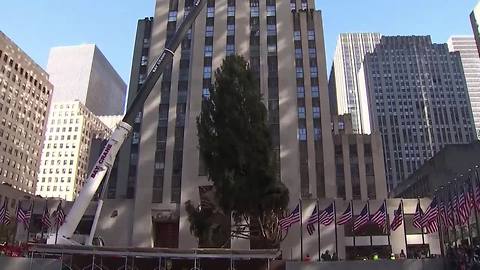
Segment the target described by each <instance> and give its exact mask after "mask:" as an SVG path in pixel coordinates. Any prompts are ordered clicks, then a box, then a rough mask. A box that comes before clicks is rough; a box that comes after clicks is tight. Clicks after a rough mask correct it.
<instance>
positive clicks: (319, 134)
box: [313, 128, 322, 141]
mask: <svg viewBox="0 0 480 270" xmlns="http://www.w3.org/2000/svg"><path fill="white" fill-rule="evenodd" d="M313 132H314V137H313V138H314V140H315V141H319V140H320V139H321V138H322V130H321V129H320V128H314V129H313Z"/></svg>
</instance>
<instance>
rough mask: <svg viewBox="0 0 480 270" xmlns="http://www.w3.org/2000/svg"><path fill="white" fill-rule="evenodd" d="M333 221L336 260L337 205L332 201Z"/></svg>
mask: <svg viewBox="0 0 480 270" xmlns="http://www.w3.org/2000/svg"><path fill="white" fill-rule="evenodd" d="M333 221H334V222H335V253H336V254H337V258H338V234H337V204H336V202H335V199H333Z"/></svg>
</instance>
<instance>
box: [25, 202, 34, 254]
mask: <svg viewBox="0 0 480 270" xmlns="http://www.w3.org/2000/svg"><path fill="white" fill-rule="evenodd" d="M34 205H35V198H33V199H32V205H31V206H30V218H29V219H28V224H25V225H26V226H27V244H28V241H29V240H30V226H31V225H32V218H33V207H34Z"/></svg>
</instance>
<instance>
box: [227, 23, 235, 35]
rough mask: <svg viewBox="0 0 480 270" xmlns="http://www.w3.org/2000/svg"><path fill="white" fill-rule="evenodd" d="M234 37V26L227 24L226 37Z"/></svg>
mask: <svg viewBox="0 0 480 270" xmlns="http://www.w3.org/2000/svg"><path fill="white" fill-rule="evenodd" d="M234 35H235V25H234V24H229V25H227V36H234Z"/></svg>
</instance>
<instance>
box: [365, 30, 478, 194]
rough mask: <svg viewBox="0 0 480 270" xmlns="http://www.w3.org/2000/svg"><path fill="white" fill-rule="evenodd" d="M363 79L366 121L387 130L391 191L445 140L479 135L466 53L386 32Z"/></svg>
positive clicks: (370, 127) (425, 38)
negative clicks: (463, 57) (467, 77)
mask: <svg viewBox="0 0 480 270" xmlns="http://www.w3.org/2000/svg"><path fill="white" fill-rule="evenodd" d="M359 82H360V86H361V87H360V90H361V94H360V96H361V97H362V98H361V102H362V104H364V105H365V106H364V107H365V108H370V112H369V113H368V112H365V115H368V116H369V117H368V118H369V119H365V120H366V121H365V122H364V123H363V125H364V126H365V127H367V128H368V130H367V131H371V130H374V131H378V132H380V134H381V135H382V140H383V146H384V149H383V152H384V155H385V167H386V175H387V183H388V186H389V190H392V188H394V187H395V186H396V185H397V184H398V183H399V182H400V181H402V180H403V179H405V178H407V177H408V176H409V175H410V174H411V173H412V172H414V171H415V170H416V169H417V168H419V167H420V166H421V165H422V164H423V163H424V162H425V161H426V160H428V159H430V158H431V157H432V156H433V155H434V154H435V153H437V152H438V151H439V150H440V149H442V148H443V147H444V146H445V145H448V144H464V143H469V142H471V141H473V140H475V139H476V136H475V126H474V122H473V116H472V110H471V106H470V100H469V97H468V90H467V85H466V81H465V76H464V74H463V68H462V62H461V58H460V53H459V52H449V51H448V46H447V44H432V41H431V39H430V37H429V36H397V37H385V36H384V37H382V39H381V41H380V43H379V44H378V45H377V46H376V48H375V50H374V52H373V53H368V54H367V55H366V56H365V60H364V63H363V67H362V68H361V70H360V74H359ZM363 97H365V98H363ZM362 106H363V105H362ZM362 113H363V112H362ZM366 118H367V117H366Z"/></svg>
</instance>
